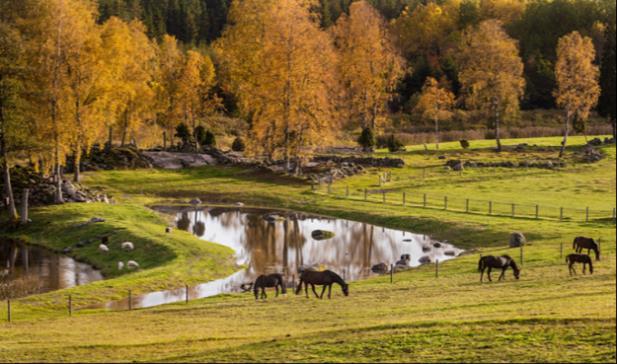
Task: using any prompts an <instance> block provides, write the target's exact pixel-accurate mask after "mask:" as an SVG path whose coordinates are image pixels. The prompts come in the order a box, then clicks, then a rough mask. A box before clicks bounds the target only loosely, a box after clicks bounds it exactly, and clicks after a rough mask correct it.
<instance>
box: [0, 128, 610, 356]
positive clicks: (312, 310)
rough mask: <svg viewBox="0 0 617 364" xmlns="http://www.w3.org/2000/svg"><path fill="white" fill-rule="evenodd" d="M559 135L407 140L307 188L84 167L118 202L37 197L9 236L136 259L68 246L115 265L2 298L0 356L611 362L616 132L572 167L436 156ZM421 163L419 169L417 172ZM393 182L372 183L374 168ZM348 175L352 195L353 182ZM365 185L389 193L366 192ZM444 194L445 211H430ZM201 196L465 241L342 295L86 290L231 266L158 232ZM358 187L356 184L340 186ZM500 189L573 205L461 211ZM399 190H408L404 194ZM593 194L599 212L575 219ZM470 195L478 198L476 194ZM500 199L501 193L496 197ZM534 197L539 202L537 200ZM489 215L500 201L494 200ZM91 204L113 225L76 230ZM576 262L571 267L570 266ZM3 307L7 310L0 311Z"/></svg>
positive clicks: (285, 181)
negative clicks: (484, 259)
mask: <svg viewBox="0 0 617 364" xmlns="http://www.w3.org/2000/svg"><path fill="white" fill-rule="evenodd" d="M558 142H559V139H558V138H536V139H529V140H521V139H518V140H506V141H504V144H506V145H516V144H519V143H528V144H530V145H537V146H538V147H537V148H535V147H533V148H529V149H528V151H526V152H515V151H513V150H510V149H508V150H507V151H505V152H503V153H501V154H496V153H495V152H494V151H493V150H492V149H491V147H492V143H493V142H492V141H472V142H471V146H470V148H469V149H468V150H462V149H461V148H460V147H459V145H458V143H443V144H441V145H440V149H439V151H437V150H435V148H434V146H429V149H428V151H425V150H424V147H423V146H409V147H407V151H406V152H400V153H395V154H394V155H391V154H390V153H388V152H387V151H383V150H380V151H377V152H376V153H375V154H376V155H379V156H393V157H400V158H403V159H404V160H405V162H406V166H405V167H403V168H400V169H388V170H385V169H384V170H370V171H367V173H365V174H363V175H358V176H355V177H352V178H348V179H345V180H342V181H338V182H335V183H334V184H333V185H332V186H331V193H328V191H327V189H326V187H321V188H319V189H318V190H316V191H312V190H311V187H310V186H309V185H308V184H306V183H303V182H300V181H297V180H294V179H291V178H286V177H276V178H272V177H271V176H268V175H264V174H261V173H255V172H253V171H248V170H244V169H239V168H231V167H204V168H198V169H189V170H179V171H162V170H139V171H105V172H90V173H87V174H86V175H85V183H86V184H87V185H89V186H96V187H101V188H103V189H105V190H106V191H109V192H110V193H111V194H112V195H113V197H114V200H115V201H116V203H115V204H113V205H102V204H72V205H64V206H52V207H45V208H39V209H35V210H34V211H33V212H32V220H33V223H32V226H31V227H29V228H28V229H24V230H19V231H16V232H12V233H11V234H12V235H13V236H19V237H21V238H23V239H25V240H28V241H31V242H34V243H37V244H42V245H46V246H48V247H50V248H53V249H60V248H61V247H62V246H63V245H64V244H65V242H66V241H67V240H75V239H81V238H83V237H84V236H86V237H87V236H97V235H100V234H101V233H103V231H102V229H110V228H111V229H115V230H114V231H116V234H119V235H121V237H122V238H123V239H124V238H126V239H132V240H133V241H137V242H139V243H140V244H139V245H143V246H144V248H145V249H143V250H141V251H136V252H135V254H138V256H139V257H140V259H142V260H143V261H144V266H143V269H142V270H140V271H139V272H136V273H130V274H122V275H118V274H116V273H113V266H114V261H115V259H114V257H105V256H100V254H98V253H97V252H96V249H94V248H92V250H84V251H82V252H76V253H74V254H81V255H80V256H76V257H77V258H79V259H81V260H85V261H87V262H90V263H91V264H93V265H95V266H97V267H99V268H100V269H102V271H103V272H104V273H107V274H108V276H109V277H110V279H108V280H105V281H100V282H96V283H93V284H89V285H86V286H81V287H75V288H72V289H68V290H63V291H56V292H50V293H47V294H43V295H39V296H32V297H28V298H24V299H21V300H18V301H16V302H13V307H14V320H13V322H12V323H10V324H9V323H1V324H0V358H2V359H3V361H78V360H86V361H249V360H250V361H277V362H278V361H333V362H356V361H360V362H371V361H489V362H494V361H524V362H527V361H577V362H581V361H585V362H607V361H609V362H614V361H615V353H616V349H615V345H616V338H615V326H616V325H615V324H616V321H615V320H616V319H615V310H616V307H615V305H616V289H615V284H616V273H617V268H616V263H615V225H614V222H613V221H612V220H611V219H610V218H608V219H607V218H602V217H603V216H604V215H607V216H610V213H611V211H612V209H613V208H614V207H615V197H616V191H615V173H616V168H615V146H614V145H612V146H604V147H602V148H601V151H602V153H604V154H605V158H604V159H603V160H601V161H600V162H598V163H594V164H584V163H580V162H578V161H577V153H578V152H579V151H580V149H581V146H582V144H583V143H584V140H583V138H582V137H576V138H574V139H573V140H572V141H571V142H572V144H571V147H569V149H568V153H567V155H566V161H567V166H566V167H564V168H558V169H553V170H545V169H534V168H470V169H466V170H465V171H464V172H463V173H458V172H454V171H451V170H447V169H445V168H444V167H443V165H444V162H445V161H444V160H443V159H439V158H438V157H439V156H441V155H443V156H445V157H446V159H464V160H477V161H494V160H512V161H520V160H523V159H530V158H538V159H540V158H549V157H551V158H554V157H555V156H556V152H557V151H556V149H554V146H555V145H558ZM425 168H426V169H425ZM385 171H387V172H390V174H391V182H388V183H385V184H384V185H383V186H380V185H379V179H378V174H379V173H383V172H385ZM347 189H349V191H351V192H350V194H351V196H349V197H347V196H346V191H347ZM364 189H367V190H371V191H380V190H382V189H387V191H388V197H387V203H385V204H384V203H383V202H382V200H381V195H380V194H376V195H372V196H371V198H369V199H368V200H367V201H364V199H363V195H362V194H363V191H364ZM403 192H405V193H406V196H410V198H414V196H416V197H415V198H418V197H417V196H421V195H422V194H424V193H427V194H429V195H432V196H437V197H436V200H435V201H434V204H433V205H434V206H430V208H423V207H422V206H421V205H420V204H409V203H408V204H406V205H403V204H402V193H403ZM443 196H449V197H450V199H449V203H450V205H449V208H448V209H444V208H440V207H439V201H441V198H442V197H443ZM194 197H199V198H200V199H202V200H203V201H208V202H209V203H218V204H231V203H235V202H243V203H245V204H246V205H247V206H251V205H253V206H269V207H277V208H287V209H293V210H301V211H306V212H312V213H319V214H324V215H330V216H336V217H340V218H346V219H352V220H358V221H365V222H370V223H374V224H377V225H382V226H387V227H391V228H398V229H403V230H408V231H412V232H416V233H423V234H427V235H430V236H431V237H433V238H435V239H438V240H448V241H449V242H451V243H453V244H455V245H457V246H460V247H462V248H465V249H466V250H467V251H468V253H467V254H465V255H463V256H461V257H459V258H457V259H455V260H452V261H448V262H446V263H443V264H441V265H440V267H439V277H438V278H437V277H435V266H434V265H425V266H422V267H420V268H418V269H412V270H410V271H407V272H404V273H397V274H395V276H394V283H390V279H389V277H377V278H371V279H368V280H364V281H358V282H353V283H352V284H351V286H350V289H351V294H350V296H349V297H344V296H343V295H342V294H341V293H340V290H338V288H335V289H333V293H334V295H333V299H332V300H323V301H321V300H316V299H314V298H311V299H306V298H304V297H303V296H295V295H293V294H289V295H287V296H285V297H280V298H277V299H274V298H270V299H269V300H268V301H267V302H258V303H256V302H255V301H254V299H253V298H252V296H249V295H243V294H230V295H222V296H218V297H214V298H208V299H201V300H194V301H191V302H189V303H188V304H185V303H178V304H171V305H165V306H160V307H156V308H152V309H143V310H134V311H130V312H128V311H123V312H107V311H104V310H100V309H88V308H87V307H88V306H89V305H91V304H92V303H97V302H103V301H105V300H110V299H117V298H118V297H121V296H122V295H123V294H124V293H125V292H126V289H132V290H134V291H135V292H147V291H149V290H153V289H161V288H167V287H181V286H182V285H183V284H185V283H187V284H192V283H197V282H201V281H207V280H210V279H214V278H218V277H222V276H225V275H227V274H229V273H230V272H232V271H233V270H234V269H237V267H234V266H233V263H232V262H233V259H232V258H231V252H230V251H228V250H227V249H225V248H222V247H220V246H218V245H216V244H208V243H204V242H202V241H199V240H198V239H197V238H194V237H192V236H191V235H190V234H188V233H186V232H182V231H177V230H174V232H173V233H172V234H165V233H164V227H165V226H166V225H167V224H169V220H168V219H169V217H166V216H162V215H158V214H157V213H155V212H153V211H152V210H150V209H148V207H147V206H150V205H153V204H175V203H186V202H187V201H188V200H189V199H191V198H194ZM350 197H351V198H350ZM465 199H472V200H477V201H499V202H503V203H504V206H506V207H507V206H508V204H510V203H516V204H519V205H521V206H523V205H529V206H535V205H536V204H538V205H540V206H547V207H548V206H550V207H554V208H561V207H563V208H564V209H565V210H566V211H570V213H568V214H567V216H566V217H567V218H565V219H563V221H559V219H558V218H554V217H550V218H540V219H535V218H533V217H530V216H515V217H512V216H509V214H508V210H504V211H501V212H499V211H496V213H495V214H493V215H490V216H489V215H488V214H486V213H480V212H479V211H478V212H477V213H471V214H468V213H465V212H464V211H463V205H461V203H463V201H465ZM408 201H409V200H408ZM586 207H589V208H590V209H592V210H593V211H606V213H604V215H602V216H600V215H598V216H595V215H594V216H592V218H591V219H590V220H589V221H588V222H585V220H584V217H583V218H581V217H580V215H576V216H574V215H573V214H574V212H577V211H578V212H577V213H579V212H580V211H581V209H582V210H584V209H585V208H586ZM478 209H480V207H478ZM504 209H505V207H504ZM542 211H544V209H543V210H542ZM497 212H499V213H497ZM92 216H101V217H104V218H106V219H107V222H106V224H104V225H101V226H97V225H96V224H95V225H92V226H89V227H86V228H85V229H84V231H78V230H75V229H74V228H72V227H73V226H74V225H75V223H76V222H80V221H84V220H87V219H89V218H90V217H92ZM513 231H520V232H523V233H524V234H525V235H526V236H527V238H528V240H529V243H528V244H527V245H526V246H525V248H524V261H523V262H522V275H521V279H520V280H518V281H517V280H514V279H513V277H512V275H511V273H510V272H508V274H507V279H506V281H505V282H499V283H498V282H493V283H484V284H481V283H480V282H479V274H478V272H477V261H478V257H479V255H480V254H483V255H487V254H504V253H505V254H509V255H511V256H512V257H514V258H516V259H517V260H519V254H520V250H519V249H510V248H508V236H509V234H510V233H511V232H513ZM579 235H582V236H590V237H594V238H595V239H600V241H601V243H602V260H601V261H599V262H597V263H596V264H595V270H596V272H595V274H593V275H585V276H583V275H581V274H579V275H577V276H574V277H570V276H569V275H568V271H567V267H566V265H565V262H564V259H563V257H562V253H561V248H562V246H563V247H564V248H563V249H564V250H565V251H564V254H567V253H568V252H569V251H570V249H571V242H572V239H573V238H574V237H575V236H579ZM578 270H579V273H580V268H579V269H578ZM68 294H72V295H73V296H74V297H75V304H76V308H77V309H78V310H77V312H75V313H74V314H73V316H71V317H68V315H67V313H66V309H65V300H66V296H67V295H68ZM3 315H4V312H3V311H2V310H0V318H3V317H4V316H3Z"/></svg>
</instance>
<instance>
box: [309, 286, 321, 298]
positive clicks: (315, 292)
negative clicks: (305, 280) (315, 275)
mask: <svg viewBox="0 0 617 364" xmlns="http://www.w3.org/2000/svg"><path fill="white" fill-rule="evenodd" d="M311 289H312V290H313V293H314V294H315V297H317V298H319V295H318V294H317V291H315V285H314V284H311Z"/></svg>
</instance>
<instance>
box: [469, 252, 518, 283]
mask: <svg viewBox="0 0 617 364" xmlns="http://www.w3.org/2000/svg"><path fill="white" fill-rule="evenodd" d="M508 267H511V268H512V271H513V272H514V277H515V278H516V279H519V276H520V273H521V270H520V269H519V268H518V266H517V265H516V262H514V259H512V258H511V257H510V256H509V255H502V256H500V257H495V256H492V255H487V256H485V257H481V258H480V261H479V262H478V271H479V272H480V282H483V278H484V270H486V269H487V268H488V280H489V282H492V281H493V280H492V279H491V270H492V269H493V268H501V275H500V276H499V280H500V281H501V280H502V279H504V278H505V275H506V269H508Z"/></svg>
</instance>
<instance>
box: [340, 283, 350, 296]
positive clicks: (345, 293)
mask: <svg viewBox="0 0 617 364" xmlns="http://www.w3.org/2000/svg"><path fill="white" fill-rule="evenodd" d="M341 288H343V294H344V295H345V296H349V285H348V284H347V283H343V284H341Z"/></svg>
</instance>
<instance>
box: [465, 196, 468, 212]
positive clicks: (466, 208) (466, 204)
mask: <svg viewBox="0 0 617 364" xmlns="http://www.w3.org/2000/svg"><path fill="white" fill-rule="evenodd" d="M465 212H466V213H469V199H468V198H467V199H465Z"/></svg>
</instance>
